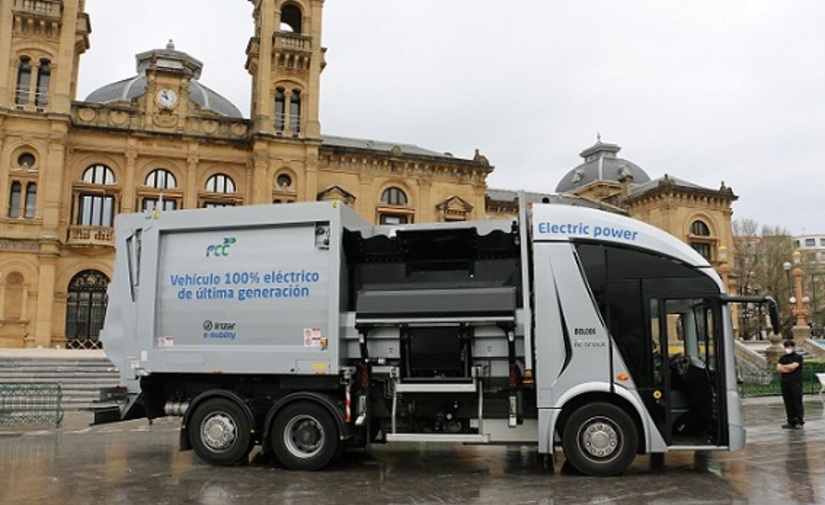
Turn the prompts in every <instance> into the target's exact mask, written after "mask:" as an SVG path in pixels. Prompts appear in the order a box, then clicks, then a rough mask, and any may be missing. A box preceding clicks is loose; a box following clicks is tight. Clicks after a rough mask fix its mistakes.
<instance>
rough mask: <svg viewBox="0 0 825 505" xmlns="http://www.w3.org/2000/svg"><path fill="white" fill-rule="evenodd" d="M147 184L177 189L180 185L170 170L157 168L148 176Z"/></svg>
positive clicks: (156, 187) (154, 186)
mask: <svg viewBox="0 0 825 505" xmlns="http://www.w3.org/2000/svg"><path fill="white" fill-rule="evenodd" d="M146 185H147V186H149V187H150V188H155V189H175V188H177V187H178V180H177V179H176V178H175V174H173V173H172V172H170V171H169V170H166V169H165V168H156V169H155V170H152V171H151V172H149V175H147V176H146Z"/></svg>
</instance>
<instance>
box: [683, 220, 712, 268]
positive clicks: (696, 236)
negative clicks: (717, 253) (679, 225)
mask: <svg viewBox="0 0 825 505" xmlns="http://www.w3.org/2000/svg"><path fill="white" fill-rule="evenodd" d="M690 236H691V239H690V241H689V244H690V246H691V247H692V248H693V249H694V250H695V251H696V252H698V253H699V254H701V255H702V257H703V258H705V259H706V260H708V261H712V260H713V249H714V247H713V246H714V245H715V244H716V240H714V239H712V238H711V233H710V228H709V227H708V225H707V223H705V222H704V221H702V220H700V219H697V220H696V221H694V222H693V223H691V225H690Z"/></svg>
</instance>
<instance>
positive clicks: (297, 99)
mask: <svg viewBox="0 0 825 505" xmlns="http://www.w3.org/2000/svg"><path fill="white" fill-rule="evenodd" d="M289 129H290V130H291V131H292V133H298V132H300V131H301V92H300V91H298V90H297V89H293V90H292V95H291V96H290V98H289Z"/></svg>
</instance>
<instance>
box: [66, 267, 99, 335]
mask: <svg viewBox="0 0 825 505" xmlns="http://www.w3.org/2000/svg"><path fill="white" fill-rule="evenodd" d="M108 285H109V278H108V277H107V276H106V274H104V273H102V272H98V271H97V270H84V271H82V272H80V273H79V274H77V275H75V276H74V277H73V278H72V280H71V282H69V289H68V290H67V293H66V295H67V296H66V341H67V342H66V345H67V347H70V348H72V349H99V348H100V347H101V345H100V340H99V337H100V329H101V328H103V319H104V317H105V316H106V303H107V299H106V287H107V286H108Z"/></svg>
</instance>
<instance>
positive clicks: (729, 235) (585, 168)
mask: <svg viewBox="0 0 825 505" xmlns="http://www.w3.org/2000/svg"><path fill="white" fill-rule="evenodd" d="M620 150H621V147H619V146H618V145H615V144H608V143H604V142H602V141H601V138H599V139H598V141H597V142H596V144H595V145H593V146H591V147H589V148H587V149H585V150H584V151H582V152H581V153H580V155H581V157H582V158H583V159H584V162H583V163H582V164H580V165H579V166H577V167H575V168H573V169H572V170H570V171H569V172H568V173H567V174H566V175H565V176H564V177H563V178H562V180H561V181H560V182H559V184H558V186H557V187H556V191H557V192H558V193H561V194H573V195H577V196H581V197H583V198H586V199H588V200H591V201H594V202H600V203H602V204H607V205H610V206H612V207H614V208H618V209H621V210H622V211H624V212H626V213H627V214H628V215H629V216H630V217H634V218H636V219H639V220H641V221H645V222H646V223H649V224H652V225H653V226H656V227H658V228H661V229H663V230H665V231H667V232H669V233H670V234H672V235H675V236H676V237H679V238H680V239H681V240H683V241H685V242H686V243H688V244H690V245H691V246H692V247H693V248H694V249H695V250H696V251H697V252H699V254H701V255H702V256H704V257H705V258H707V259H708V260H709V261H710V262H711V264H713V265H714V266H716V267H717V269H719V270H720V273H722V274H723V277H727V267H728V264H731V265H732V264H733V258H732V255H733V250H734V247H733V230H732V223H731V217H732V215H733V210H732V209H731V205H732V204H733V202H735V201H736V200H737V198H738V197H737V196H736V195H734V194H733V190H731V189H730V188H728V187H726V186H725V183H724V182H723V183H722V184H721V186H720V187H719V189H711V188H705V187H702V186H698V185H696V184H693V183H690V182H687V181H684V180H682V179H678V178H676V177H672V176H670V175H667V174H665V175H664V176H662V177H660V178H658V179H651V178H650V176H648V174H647V173H646V172H645V171H644V170H642V169H641V168H640V167H639V166H638V165H636V164H635V163H633V162H630V161H627V160H625V159H622V158H619V157H618V156H617V154H618V153H619V151H620ZM729 289H732V290H733V291H735V287H733V286H731V287H730V288H729Z"/></svg>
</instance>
